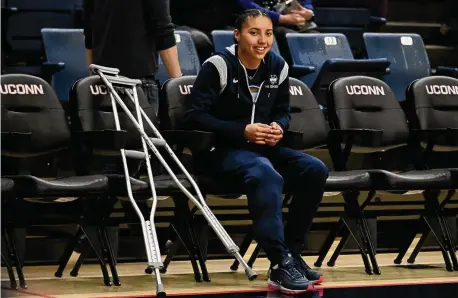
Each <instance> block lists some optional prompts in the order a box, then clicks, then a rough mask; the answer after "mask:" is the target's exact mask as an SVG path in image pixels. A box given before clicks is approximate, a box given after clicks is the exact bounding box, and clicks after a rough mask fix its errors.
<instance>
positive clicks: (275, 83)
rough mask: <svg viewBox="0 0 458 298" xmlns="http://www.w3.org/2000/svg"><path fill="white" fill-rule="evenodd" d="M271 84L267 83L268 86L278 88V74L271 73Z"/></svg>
mask: <svg viewBox="0 0 458 298" xmlns="http://www.w3.org/2000/svg"><path fill="white" fill-rule="evenodd" d="M269 83H270V85H267V86H266V87H267V88H278V77H277V75H274V74H271V75H270V78H269Z"/></svg>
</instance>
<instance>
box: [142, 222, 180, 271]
mask: <svg viewBox="0 0 458 298" xmlns="http://www.w3.org/2000/svg"><path fill="white" fill-rule="evenodd" d="M170 228H171V230H172V231H175V227H173V225H171V226H170ZM175 234H177V232H175ZM181 244H182V240H181V236H179V235H178V236H176V239H175V241H174V242H173V244H172V246H171V247H170V249H169V252H168V253H167V256H166V258H165V260H164V267H163V268H162V269H160V272H161V273H166V272H167V268H168V267H169V264H170V262H171V261H172V259H173V257H174V256H175V255H176V253H177V252H178V250H179V249H180V247H181ZM146 270H147V269H146ZM147 273H148V274H150V273H149V271H148V272H147ZM151 273H152V272H151Z"/></svg>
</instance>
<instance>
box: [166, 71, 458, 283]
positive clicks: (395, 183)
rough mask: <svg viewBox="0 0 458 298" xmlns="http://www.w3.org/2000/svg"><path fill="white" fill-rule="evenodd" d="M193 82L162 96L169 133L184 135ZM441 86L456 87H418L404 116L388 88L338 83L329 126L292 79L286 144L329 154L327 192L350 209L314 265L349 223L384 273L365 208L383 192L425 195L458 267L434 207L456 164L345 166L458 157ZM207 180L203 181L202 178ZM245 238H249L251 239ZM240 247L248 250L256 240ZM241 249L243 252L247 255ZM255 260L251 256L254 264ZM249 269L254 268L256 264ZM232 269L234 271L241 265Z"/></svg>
mask: <svg viewBox="0 0 458 298" xmlns="http://www.w3.org/2000/svg"><path fill="white" fill-rule="evenodd" d="M194 79H195V77H182V78H178V79H174V80H171V81H169V82H168V83H166V84H165V86H164V93H165V96H164V97H163V98H162V100H163V101H164V103H161V104H160V107H162V112H161V115H162V117H164V115H167V116H168V118H162V120H161V123H162V124H163V125H164V126H165V127H164V129H169V130H179V129H185V126H184V124H182V120H183V119H182V118H183V115H184V113H185V111H184V109H185V108H184V107H185V102H186V97H187V94H186V93H183V92H180V90H184V87H185V86H186V88H189V87H190V86H192V85H193V83H194ZM437 86H447V87H446V89H455V88H456V86H458V80H456V79H453V78H448V77H429V78H425V79H421V80H419V81H417V82H414V83H413V84H412V86H411V91H410V93H409V94H411V96H410V100H409V101H408V102H409V105H408V106H405V107H404V109H403V107H401V105H400V104H399V102H398V101H397V100H396V98H395V96H394V93H393V91H392V90H391V89H390V87H389V86H388V85H387V84H386V83H384V82H382V81H380V80H378V79H375V78H371V77H364V76H353V77H348V78H342V79H339V80H336V81H334V83H332V85H331V87H330V89H329V91H328V97H327V104H328V106H329V110H328V113H329V122H328V121H326V119H325V116H324V114H323V112H322V111H321V110H320V107H319V105H318V103H317V101H316V99H315V97H314V96H313V94H312V93H311V92H310V89H309V88H307V86H306V85H305V84H304V83H302V82H300V81H299V80H297V79H293V78H291V79H290V96H291V97H290V98H291V111H292V115H291V117H292V121H291V127H290V129H289V131H288V132H286V134H285V138H284V142H283V145H284V146H291V147H292V148H294V149H296V150H307V149H311V148H320V147H321V148H328V150H329V152H330V154H331V156H332V159H333V165H334V169H335V171H332V172H330V173H329V178H328V180H327V182H326V186H325V190H326V191H334V192H335V191H340V192H342V194H343V196H344V199H345V203H346V212H345V214H344V216H343V217H342V219H341V221H340V222H339V225H338V226H337V227H336V229H333V230H332V231H331V233H330V235H329V238H328V239H327V241H326V242H325V244H324V245H323V248H322V249H321V252H320V258H319V260H318V261H317V263H316V265H318V266H319V265H321V262H322V261H323V259H324V257H325V255H326V253H327V252H328V251H329V249H330V247H331V244H332V243H333V240H334V239H335V237H336V235H337V232H338V231H339V229H340V228H341V225H343V224H344V225H345V227H346V228H347V229H348V230H347V231H348V235H347V237H348V236H349V235H352V236H354V237H356V239H355V240H356V241H357V244H358V246H359V248H360V251H361V254H362V256H363V260H364V263H365V268H366V272H367V273H369V274H371V273H372V272H374V273H380V270H379V267H378V265H377V261H376V258H375V255H376V252H375V248H374V244H373V242H372V240H371V237H373V235H372V236H371V235H370V232H369V230H368V227H367V223H365V221H366V220H365V218H364V212H363V210H364V208H365V207H366V206H367V205H368V204H369V203H370V202H371V200H372V199H373V198H374V197H375V195H376V194H377V193H378V192H379V191H382V192H386V191H388V192H396V193H399V192H401V193H407V192H408V191H410V190H422V191H423V196H424V200H425V207H426V213H425V220H426V221H427V222H428V223H430V222H436V223H437V222H440V225H434V224H433V225H431V226H433V227H435V228H434V229H435V232H434V233H433V234H434V235H436V236H437V240H438V241H439V243H440V244H441V247H442V249H443V254H444V261H445V264H446V268H447V270H450V271H451V270H453V269H455V270H456V269H457V268H458V267H457V260H456V256H455V250H454V249H455V247H456V244H455V243H454V242H453V240H452V239H450V237H449V234H450V229H449V228H448V227H447V226H446V225H444V224H443V222H444V221H443V214H442V213H441V211H440V210H441V208H442V207H438V205H437V204H436V203H437V200H438V197H439V193H440V191H441V190H445V191H446V192H447V198H448V200H450V198H451V197H452V196H453V194H454V193H455V189H456V188H457V187H458V184H457V183H458V181H457V168H458V165H454V167H453V168H447V169H429V170H428V164H427V160H424V159H422V160H421V161H415V164H416V165H417V168H416V170H412V171H402V170H403V169H399V170H401V172H390V171H386V170H384V169H383V168H369V169H361V170H349V169H348V167H347V160H348V157H349V154H350V153H351V152H356V153H358V152H366V153H380V154H383V152H385V151H389V150H390V149H393V148H400V147H405V148H406V149H407V150H414V151H418V152H420V153H421V154H420V155H424V156H427V155H428V154H429V153H430V152H428V151H431V150H436V149H440V148H444V147H447V148H449V150H458V143H457V140H458V134H457V133H458V130H457V127H458V122H457V121H458V115H457V107H458V95H455V94H447V93H444V94H435V93H434V94H431V92H429V90H431V89H436V90H437ZM440 88H441V87H439V89H440ZM439 109H440V112H439V114H438V110H439ZM415 119H417V120H415ZM433 135H434V137H432V136H433ZM412 142H413V143H414V144H416V145H415V146H414V147H413V148H412V147H410V145H411V144H412ZM424 142H426V143H429V145H428V146H427V148H428V149H427V150H426V152H424V151H423V150H422V148H423V147H422V146H421V144H423V143H424ZM431 142H432V143H431ZM411 156H414V154H412V155H411ZM202 175H203V176H204V177H205V174H202ZM207 175H209V174H208V173H207ZM205 178H206V179H207V181H212V185H213V189H212V191H213V194H217V195H222V194H225V195H227V194H228V191H230V190H231V187H230V186H228V185H226V184H227V181H217V180H215V178H212V177H211V176H208V177H205ZM232 190H233V189H232ZM285 191H286V192H287V191H288V190H285ZM361 191H369V194H368V197H367V198H366V200H365V203H364V204H361V205H360V204H359V203H358V197H359V194H360V192H361ZM233 192H234V190H233ZM233 192H232V193H229V194H233ZM439 227H440V228H439ZM452 230H453V229H452ZM247 237H251V239H252V235H248V236H247ZM345 241H346V240H345ZM243 243H245V244H249V243H251V240H250V239H248V240H245V241H243ZM243 247H244V249H245V250H244V251H246V249H247V248H248V246H243ZM258 252H259V251H258ZM171 254H173V252H171ZM255 257H256V253H255V254H254V258H255ZM254 258H253V257H252V260H251V261H252V262H254ZM369 259H370V260H371V263H372V266H371V264H370V263H369ZM252 262H250V263H249V264H250V265H252ZM232 268H233V269H235V268H237V264H234V265H233V267H232Z"/></svg>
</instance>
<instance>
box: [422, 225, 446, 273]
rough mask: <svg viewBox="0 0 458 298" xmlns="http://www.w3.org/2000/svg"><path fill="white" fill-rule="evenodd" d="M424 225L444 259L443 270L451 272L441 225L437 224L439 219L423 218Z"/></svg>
mask: <svg viewBox="0 0 458 298" xmlns="http://www.w3.org/2000/svg"><path fill="white" fill-rule="evenodd" d="M424 219H425V222H426V224H427V225H428V226H429V228H430V229H431V232H432V233H433V235H434V237H435V238H436V240H437V242H438V243H439V246H440V250H441V252H442V256H443V257H444V262H445V268H446V270H447V271H450V272H451V271H453V267H452V263H451V261H450V258H449V255H448V253H447V244H446V243H444V242H445V241H444V239H443V231H442V225H441V224H440V223H439V221H440V219H439V218H438V217H436V216H431V217H430V216H425V217H424Z"/></svg>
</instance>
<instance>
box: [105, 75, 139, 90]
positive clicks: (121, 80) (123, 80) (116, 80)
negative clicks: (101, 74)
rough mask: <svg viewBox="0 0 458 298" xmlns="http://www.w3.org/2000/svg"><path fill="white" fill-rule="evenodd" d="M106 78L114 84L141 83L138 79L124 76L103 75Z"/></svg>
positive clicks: (132, 84)
mask: <svg viewBox="0 0 458 298" xmlns="http://www.w3.org/2000/svg"><path fill="white" fill-rule="evenodd" d="M105 77H106V78H107V80H108V81H109V82H110V83H112V84H116V85H121V86H125V87H135V86H138V85H141V84H142V81H140V80H134V79H129V78H125V77H113V76H105Z"/></svg>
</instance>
